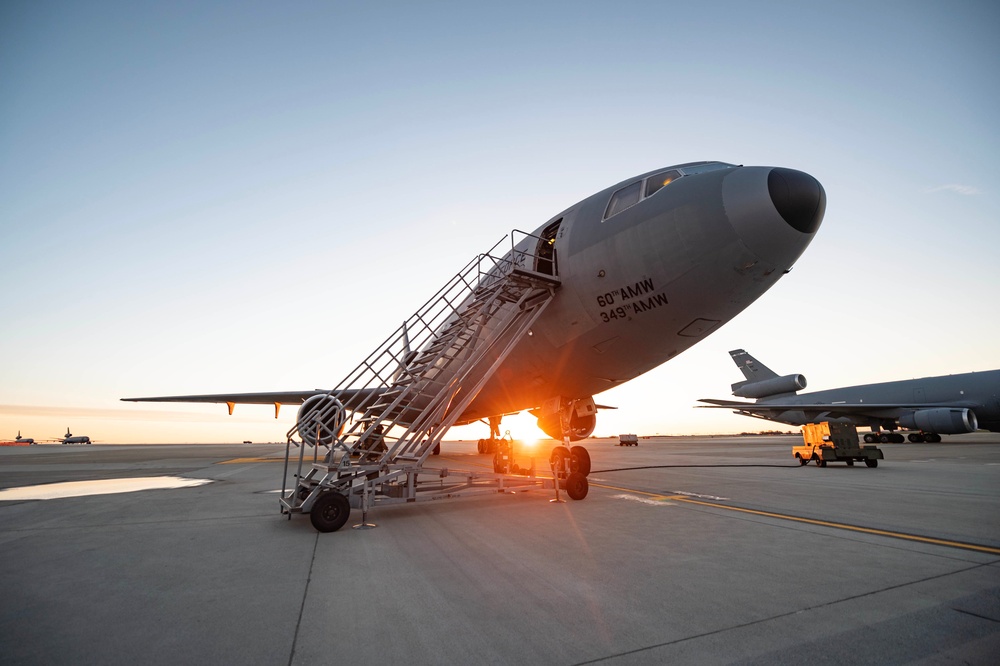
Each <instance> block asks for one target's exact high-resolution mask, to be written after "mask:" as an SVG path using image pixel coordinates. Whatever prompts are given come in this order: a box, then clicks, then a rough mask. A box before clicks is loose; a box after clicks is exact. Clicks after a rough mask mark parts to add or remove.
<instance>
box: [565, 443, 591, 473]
mask: <svg viewBox="0 0 1000 666" xmlns="http://www.w3.org/2000/svg"><path fill="white" fill-rule="evenodd" d="M569 453H570V464H569V466H570V469H572V470H573V471H574V472H579V473H580V474H583V475H584V476H590V452H588V451H587V449H585V448H583V447H582V446H574V447H573V448H571V449H570V450H569Z"/></svg>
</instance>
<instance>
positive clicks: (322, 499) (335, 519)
mask: <svg viewBox="0 0 1000 666" xmlns="http://www.w3.org/2000/svg"><path fill="white" fill-rule="evenodd" d="M350 515H351V503H350V502H349V501H348V499H347V498H346V497H345V496H344V495H341V494H340V493H338V492H336V491H334V490H328V491H326V492H325V493H323V494H322V495H320V496H319V498H318V499H317V500H316V503H315V504H313V506H312V510H311V511H310V512H309V522H311V523H312V526H313V527H315V528H316V531H317V532H336V531H337V530H339V529H340V528H341V527H343V526H344V523H346V522H347V518H348V516H350Z"/></svg>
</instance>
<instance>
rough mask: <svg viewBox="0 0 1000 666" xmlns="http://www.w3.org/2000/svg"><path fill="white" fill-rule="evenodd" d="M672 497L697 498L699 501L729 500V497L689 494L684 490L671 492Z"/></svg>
mask: <svg viewBox="0 0 1000 666" xmlns="http://www.w3.org/2000/svg"><path fill="white" fill-rule="evenodd" d="M670 494H671V495H684V496H685V497H697V498H698V499H710V500H727V499H729V498H728V497H716V496H715V495H699V494H698V493H688V492H684V491H683V490H671V491H670Z"/></svg>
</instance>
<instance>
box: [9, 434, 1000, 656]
mask: <svg viewBox="0 0 1000 666" xmlns="http://www.w3.org/2000/svg"><path fill="white" fill-rule="evenodd" d="M797 441H799V438H798V437H717V438H652V439H641V440H640V446H639V447H630V448H625V447H618V446H615V445H614V444H613V441H612V440H606V439H605V440H590V441H588V442H587V443H586V446H587V448H588V450H589V451H590V453H591V457H592V459H593V470H594V471H593V472H592V473H591V475H590V483H591V487H590V494H589V496H588V497H587V498H586V499H584V500H582V501H576V502H574V501H569V502H566V503H564V504H555V503H551V502H549V499H551V498H552V496H553V495H552V493H553V491H541V490H532V491H530V492H522V493H517V494H514V495H497V496H490V497H485V498H474V499H459V500H449V501H441V502H425V503H418V504H410V505H394V506H385V507H378V508H376V509H375V510H374V511H373V512H372V513H371V514H370V515H369V520H370V521H372V522H375V523H377V524H378V527H377V528H376V529H372V530H366V531H362V530H352V529H350V525H352V524H354V523H357V522H360V519H361V517H360V515H359V514H357V513H356V512H355V513H352V515H351V519H350V520H349V522H348V526H346V527H345V528H343V529H341V530H340V531H339V532H335V533H331V534H319V533H317V532H316V531H315V530H313V528H312V526H311V525H310V523H309V520H308V517H306V516H295V517H293V519H292V520H287V519H286V517H284V516H281V515H280V514H279V512H278V500H277V497H278V496H277V493H276V491H277V490H278V489H279V488H280V487H281V474H282V465H281V463H280V462H275V461H274V460H273V459H280V458H281V456H282V455H283V451H284V449H283V447H279V446H260V445H232V446H214V445H202V446H169V445H163V446H89V447H84V446H81V447H70V446H35V447H27V448H2V449H0V489H3V488H12V487H15V486H27V485H35V484H48V483H55V482H64V481H83V480H96V479H111V478H123V477H139V476H160V475H163V476H166V475H171V476H182V477H186V478H205V479H212V480H213V482H212V483H210V484H207V485H203V486H199V487H189V488H177V489H162V490H143V491H139V492H129V493H120V494H111V495H94V496H84V497H72V498H64V499H48V500H4V499H3V492H2V491H0V554H2V562H3V566H2V570H0V663H2V664H98V663H99V664H134V663H144V664H178V663H212V664H235V663H254V664H310V665H311V664H317V663H333V664H339V663H405V664H408V665H412V664H457V663H471V662H477V663H488V664H510V663H531V664H534V663H539V664H590V663H595V664H614V665H616V666H617V665H623V664H663V663H672V664H678V663H679V664H729V663H739V664H755V663H761V664H770V663H788V664H799V663H810V664H815V663H837V664H845V663H846V664H871V663H878V664H903V663H921V664H953V663H971V664H996V663H998V660H1000V436H998V435H995V434H975V435H968V436H961V437H948V438H946V440H945V443H943V444H896V445H893V444H889V445H882V446H881V448H882V450H883V451H884V452H885V460H884V461H881V463H880V465H879V467H878V468H875V469H871V468H867V467H865V466H863V465H855V466H854V467H847V466H845V465H843V464H833V463H832V464H830V466H828V467H826V468H818V467H815V466H813V465H809V466H807V467H800V466H799V465H797V464H796V463H795V462H794V461H793V460H792V458H791V446H792V445H793V443H795V442H797ZM443 448H444V452H443V454H442V455H441V456H439V457H437V458H434V459H433V460H432V461H433V464H435V465H441V466H447V467H450V468H472V469H482V468H489V467H490V466H491V464H490V460H491V457H490V456H488V455H479V454H476V453H475V448H476V444H475V442H451V443H449V442H446V443H445V444H444V447H443ZM549 448H550V443H548V444H545V445H543V446H540V447H539V449H538V460H539V465H541V464H542V461H544V460H545V459H547V455H548V451H549ZM525 457H526V456H525ZM519 460H524V457H520V458H519Z"/></svg>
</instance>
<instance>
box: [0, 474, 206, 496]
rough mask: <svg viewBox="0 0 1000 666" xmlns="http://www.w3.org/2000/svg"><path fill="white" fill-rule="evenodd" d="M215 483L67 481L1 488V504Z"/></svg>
mask: <svg viewBox="0 0 1000 666" xmlns="http://www.w3.org/2000/svg"><path fill="white" fill-rule="evenodd" d="M207 483H212V479H185V478H183V477H180V476H143V477H137V478H133V479H100V480H98V481H67V482H65V483H46V484H42V485H39V486H22V487H20V488H3V489H0V501H5V500H6V501H10V500H45V499H61V498H63V497H86V496H88V495H115V494H118V493H132V492H136V491H138V490H161V489H170V488H193V487H195V486H204V485H205V484H207Z"/></svg>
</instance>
